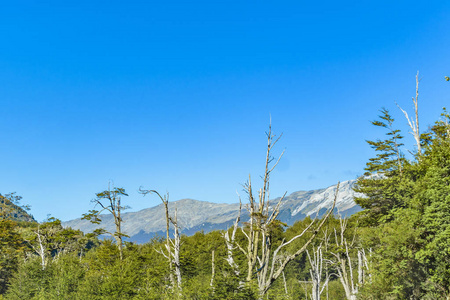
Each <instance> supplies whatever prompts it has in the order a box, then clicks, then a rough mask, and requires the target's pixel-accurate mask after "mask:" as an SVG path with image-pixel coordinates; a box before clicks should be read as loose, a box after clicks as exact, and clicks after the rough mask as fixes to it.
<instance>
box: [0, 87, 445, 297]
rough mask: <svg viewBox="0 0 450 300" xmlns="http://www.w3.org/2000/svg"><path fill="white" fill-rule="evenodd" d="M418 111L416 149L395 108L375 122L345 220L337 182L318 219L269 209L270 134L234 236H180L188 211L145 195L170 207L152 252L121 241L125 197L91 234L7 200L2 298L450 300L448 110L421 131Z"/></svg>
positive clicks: (116, 198)
mask: <svg viewBox="0 0 450 300" xmlns="http://www.w3.org/2000/svg"><path fill="white" fill-rule="evenodd" d="M413 100H414V99H413ZM414 104H415V111H414V113H413V114H412V117H410V116H408V114H407V113H406V112H405V116H406V118H407V121H408V123H409V124H410V126H411V128H410V129H411V132H412V133H413V137H414V141H415V145H414V150H411V151H410V152H407V150H405V149H406V147H405V146H404V145H403V144H404V143H405V142H404V141H405V136H404V134H403V133H402V132H401V131H400V130H398V129H397V126H396V124H397V123H396V121H394V119H393V117H392V115H391V113H390V112H389V111H388V110H387V109H381V110H380V114H379V118H378V119H377V120H375V121H373V125H374V126H376V127H378V128H379V129H380V133H381V134H380V138H379V139H376V140H374V141H368V144H369V145H370V146H371V147H372V148H373V149H374V153H375V154H374V157H373V158H372V159H370V160H369V161H368V162H367V165H366V168H365V170H366V173H365V174H364V175H363V176H361V177H360V178H359V179H358V181H357V185H356V187H355V191H356V192H358V193H360V194H359V195H361V196H360V197H357V198H356V199H355V201H356V203H357V204H358V205H360V207H361V208H363V210H362V211H360V212H358V213H356V214H354V215H352V216H351V217H350V218H347V219H346V218H343V216H342V217H340V216H333V214H332V213H331V212H332V211H333V209H334V208H335V205H336V199H337V198H338V195H339V185H337V186H336V188H335V189H334V190H333V192H334V202H333V205H332V207H331V208H329V209H328V210H327V212H326V213H325V214H324V215H323V216H322V217H321V218H320V219H311V218H310V217H306V218H305V219H304V220H301V221H298V222H296V223H294V224H293V225H291V226H287V224H285V223H283V222H282V221H280V215H279V214H280V207H281V203H283V201H286V199H284V197H282V198H280V199H276V200H275V201H269V182H270V177H271V176H272V171H273V170H274V168H275V167H276V165H277V163H278V161H279V159H280V158H281V157H280V158H273V157H272V148H273V147H274V146H275V145H276V144H277V142H278V140H279V137H276V136H275V135H274V134H273V133H272V131H271V129H270V128H269V130H268V132H267V136H266V137H267V149H266V154H267V155H266V161H265V173H264V174H262V179H263V183H262V186H260V187H254V186H253V185H252V180H251V178H249V181H248V182H247V183H246V184H245V186H244V188H245V191H246V198H243V199H241V206H240V208H239V210H238V211H239V212H238V214H237V216H236V218H235V219H234V220H233V221H232V222H231V223H230V224H229V229H228V230H214V231H211V232H208V233H205V232H203V231H200V232H197V233H195V234H194V235H192V236H186V235H182V234H181V232H180V224H179V220H178V216H179V214H180V213H181V212H178V211H177V210H172V209H169V208H170V207H171V202H170V201H169V198H168V195H164V194H160V193H158V191H155V190H144V189H141V192H142V193H143V194H144V195H148V194H150V195H153V196H154V197H159V198H160V199H161V200H162V208H161V214H163V215H162V216H159V217H162V218H163V220H164V222H165V223H164V225H165V226H164V228H163V230H162V234H161V236H157V237H154V238H152V239H151V240H149V241H148V242H146V243H144V244H134V243H131V242H124V241H123V239H124V238H125V237H126V234H125V233H124V232H123V230H122V229H123V224H122V223H123V222H124V221H125V220H124V219H122V217H121V214H122V211H123V209H124V208H125V207H126V203H123V201H124V200H123V199H125V198H123V197H124V196H126V192H125V190H124V189H123V188H117V187H114V186H112V187H110V188H109V189H108V190H105V191H102V192H100V193H98V194H97V195H96V196H97V197H96V198H95V200H94V203H96V204H97V206H96V208H95V209H94V210H91V211H90V212H88V213H86V214H85V215H84V219H86V220H88V221H90V222H93V223H95V224H99V225H100V226H99V228H101V227H102V222H103V220H102V214H103V213H110V214H111V215H112V219H113V221H112V222H114V227H112V229H108V230H102V229H98V230H96V231H95V232H94V233H90V234H84V233H83V232H81V231H79V230H74V229H71V228H64V227H63V226H61V222H60V221H59V220H57V219H54V218H50V219H48V220H47V221H45V222H42V223H37V222H35V221H34V220H33V219H32V217H30V216H27V214H26V213H25V212H24V211H23V210H22V209H20V204H19V203H18V202H19V200H20V198H18V197H17V196H14V195H12V196H11V195H9V196H6V197H5V196H1V204H2V210H1V212H2V214H1V219H0V230H1V231H0V238H1V243H0V251H1V254H2V255H1V260H0V293H1V296H0V298H1V299H314V300H317V299H449V298H450V289H449V287H450V259H449V258H450V244H449V241H450V115H449V113H448V112H447V111H446V110H445V108H444V109H443V111H442V115H441V116H440V117H438V118H437V120H436V122H435V123H434V124H431V125H430V126H429V127H428V130H422V129H421V128H419V114H418V108H417V107H418V105H417V96H416V98H415V100H414ZM382 131H384V135H383V132H382ZM410 149H411V148H410ZM408 153H409V154H408ZM255 191H256V192H255ZM14 197H15V198H14ZM13 202H15V203H13ZM12 204H14V205H12ZM269 208H270V209H269ZM244 214H247V215H248V216H249V217H248V218H247V219H245V220H244V219H241V217H242V216H243V215H244ZM169 233H170V234H169ZM100 234H105V235H109V236H110V239H106V240H100V239H98V235H100Z"/></svg>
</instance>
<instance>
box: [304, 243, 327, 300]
mask: <svg viewBox="0 0 450 300" xmlns="http://www.w3.org/2000/svg"><path fill="white" fill-rule="evenodd" d="M312 253H313V257H312V258H311V255H310V254H309V251H308V250H306V254H307V256H308V260H309V264H310V266H311V267H310V269H309V273H310V275H311V281H312V300H320V295H321V294H322V292H323V291H324V289H325V287H327V286H328V281H329V280H330V277H329V274H328V272H326V277H325V282H324V283H321V281H322V273H323V265H324V263H325V264H326V260H324V258H323V253H322V245H320V246H319V247H317V249H314V248H313V252H312ZM325 268H326V266H325Z"/></svg>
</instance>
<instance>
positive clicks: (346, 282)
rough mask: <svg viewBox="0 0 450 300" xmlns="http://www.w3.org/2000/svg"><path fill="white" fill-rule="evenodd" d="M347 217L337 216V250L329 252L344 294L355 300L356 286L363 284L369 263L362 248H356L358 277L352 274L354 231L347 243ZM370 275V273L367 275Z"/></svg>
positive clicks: (335, 232)
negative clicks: (351, 250)
mask: <svg viewBox="0 0 450 300" xmlns="http://www.w3.org/2000/svg"><path fill="white" fill-rule="evenodd" d="M347 224H348V219H342V217H341V216H339V225H340V232H339V234H338V232H337V230H336V229H334V237H335V242H336V246H337V247H338V251H335V252H331V254H332V255H333V256H334V260H333V262H334V264H335V267H336V270H337V272H338V277H339V280H340V282H341V284H342V287H343V288H344V291H345V296H346V298H347V299H348V300H356V295H357V294H358V288H359V287H360V286H361V285H363V284H364V282H365V280H366V279H365V277H366V273H368V272H369V264H368V260H367V257H366V254H365V251H364V249H357V260H358V261H357V272H358V278H357V281H356V278H355V276H354V270H353V268H354V263H353V262H352V255H351V253H350V250H349V249H351V248H353V247H354V245H355V237H356V232H355V234H354V235H353V237H352V241H351V242H350V243H349V242H348V241H347V238H346V237H345V231H346V229H347ZM369 276H370V275H369Z"/></svg>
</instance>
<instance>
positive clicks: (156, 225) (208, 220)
mask: <svg viewBox="0 0 450 300" xmlns="http://www.w3.org/2000/svg"><path fill="white" fill-rule="evenodd" d="M354 184H355V180H349V181H344V182H342V183H341V185H340V188H339V194H338V198H337V203H336V208H335V213H338V212H339V213H340V214H341V215H343V216H350V215H351V214H353V213H355V212H357V211H359V210H360V208H359V206H357V205H356V204H355V202H354V201H353V197H354V196H355V192H354V191H353V186H354ZM335 192H336V185H333V186H330V187H328V188H325V189H319V190H312V191H299V192H294V193H292V194H290V195H289V196H286V197H285V199H284V200H283V202H282V205H281V209H280V214H279V219H280V220H281V221H282V222H285V223H287V224H288V225H292V224H293V223H295V222H296V221H298V220H302V219H304V218H305V217H307V216H316V215H319V216H321V215H322V214H324V213H325V212H326V210H327V209H329V208H330V207H331V206H332V204H333V200H334V194H335ZM278 200H279V198H277V199H273V200H271V203H272V205H274V204H275V203H277V201H278ZM243 201H244V202H243V208H242V220H243V221H245V220H246V219H248V214H247V211H246V209H245V200H243ZM175 208H176V209H177V211H178V221H179V224H180V226H181V229H182V233H183V234H187V235H191V234H194V233H195V232H197V231H199V230H204V231H205V232H208V231H211V230H217V229H226V228H228V227H229V226H231V225H232V224H233V222H234V220H235V219H236V217H237V215H238V213H239V204H238V203H235V204H224V203H212V202H206V201H198V200H193V199H182V200H178V201H174V202H170V203H169V211H170V214H171V215H173V213H174V210H175ZM122 216H123V227H122V228H123V231H124V232H125V233H126V234H127V235H129V236H130V240H131V241H135V242H138V243H142V242H146V241H148V240H149V239H150V238H151V237H152V236H154V235H155V234H159V235H161V236H163V235H164V230H165V214H164V206H163V204H160V205H158V206H155V207H151V208H147V209H143V210H141V211H137V212H128V213H124V214H123V215H122ZM101 219H102V224H101V225H95V224H92V223H90V222H89V221H87V220H81V219H75V220H71V221H68V222H64V223H63V226H66V227H72V228H74V229H80V230H82V231H84V232H92V231H93V230H95V229H97V228H101V227H103V228H106V229H107V230H108V231H112V232H113V231H114V228H115V227H114V221H113V218H112V216H111V215H102V217H101Z"/></svg>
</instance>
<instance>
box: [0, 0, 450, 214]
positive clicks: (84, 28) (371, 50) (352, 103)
mask: <svg viewBox="0 0 450 300" xmlns="http://www.w3.org/2000/svg"><path fill="white" fill-rule="evenodd" d="M39 2H41V1H39ZM129 2H132V3H125V2H124V1H107V2H106V1H76V2H70V3H69V2H67V1H45V3H42V2H41V3H38V1H11V2H9V3H2V4H1V6H0V33H1V35H0V36H1V42H0V43H1V44H0V45H1V47H0V140H1V144H0V168H1V170H2V171H1V172H0V193H2V194H5V193H9V192H14V191H15V192H17V193H18V194H19V195H22V196H23V202H24V203H27V204H30V205H31V206H32V209H31V213H32V214H33V215H34V216H35V217H36V218H37V219H38V220H40V221H41V220H43V219H45V218H46V216H47V214H51V215H52V216H54V217H57V218H60V219H62V220H69V219H73V218H76V217H80V216H81V214H83V213H85V212H87V211H88V210H89V209H92V205H91V203H90V200H91V199H93V198H94V197H95V193H97V192H100V191H102V190H104V189H106V188H107V186H108V182H109V181H113V182H114V184H115V185H116V186H120V187H124V188H125V189H126V190H127V191H128V192H129V194H130V197H128V198H127V199H125V201H126V202H127V204H129V205H130V206H131V207H132V209H133V210H139V209H143V208H146V207H149V206H153V205H157V204H159V202H158V199H157V198H156V197H145V198H143V197H142V196H141V195H139V194H138V193H137V190H138V188H139V187H140V186H144V187H146V188H152V189H157V190H159V191H160V192H162V193H163V192H166V191H168V192H169V193H170V199H171V200H178V199H182V198H194V199H198V200H205V201H213V202H235V201H237V196H236V190H237V191H240V190H241V184H242V183H244V182H245V181H246V179H247V177H248V174H249V173H251V174H252V176H253V178H254V180H255V182H254V185H257V184H258V183H259V181H258V176H259V175H261V173H262V172H263V164H264V155H265V152H264V151H265V135H264V132H265V130H266V129H267V126H268V123H269V118H270V116H271V117H272V124H273V130H274V132H275V133H281V132H283V138H282V139H281V140H280V142H279V147H278V149H276V151H275V154H276V153H280V152H281V151H282V150H283V149H286V153H285V156H284V157H283V159H282V161H281V163H280V165H279V167H278V169H277V170H276V171H275V172H274V173H273V177H272V183H271V188H272V192H271V194H272V195H273V196H274V197H275V196H280V195H281V194H282V193H284V191H287V192H288V193H291V192H294V191H298V190H308V189H315V188H321V187H326V186H329V185H332V184H335V183H336V182H337V181H339V180H341V181H343V180H348V179H354V178H356V177H357V176H358V175H361V174H362V173H363V169H364V165H365V162H366V161H367V160H368V158H369V157H372V155H373V152H372V151H371V149H370V147H369V146H368V145H367V144H366V143H365V140H366V139H375V138H378V137H382V135H383V132H381V131H379V130H378V129H376V128H373V127H372V126H371V125H370V121H371V120H373V119H375V118H376V117H377V114H378V110H379V109H380V108H381V107H383V106H384V107H386V108H388V109H390V110H391V111H392V113H393V115H394V117H395V118H396V120H397V125H398V126H399V127H400V128H402V129H403V130H404V134H405V135H407V130H408V128H407V127H406V121H405V120H404V118H403V115H402V114H401V112H400V111H399V110H398V109H397V107H396V106H395V101H396V102H398V103H399V104H400V105H401V106H402V107H403V108H405V109H407V110H408V111H410V112H411V111H412V103H411V97H412V96H414V88H415V78H414V77H415V74H416V72H417V71H418V70H419V71H420V77H421V78H422V81H421V85H420V100H419V101H420V104H419V105H420V114H421V115H420V117H421V126H422V130H426V128H427V126H428V125H429V124H431V123H432V122H434V121H435V120H436V119H437V118H438V117H439V114H440V111H441V108H442V107H443V106H445V105H447V106H448V104H449V103H450V101H449V100H450V99H449V98H450V96H449V95H450V93H449V92H450V84H449V83H448V82H445V81H444V76H445V75H449V74H450V55H449V51H448V49H450V34H449V28H450V3H449V2H447V1H428V2H424V1H376V2H375V1H351V2H350V1H341V2H336V1H321V2H310V1H308V2H306V1H277V2H274V1H258V2H246V1H188V2H186V1H172V2H170V3H169V2H167V1H158V2H156V1H129ZM412 144H413V141H412V137H411V136H410V135H407V146H408V147H409V148H411V149H412V147H413V146H412Z"/></svg>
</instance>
